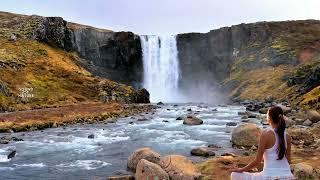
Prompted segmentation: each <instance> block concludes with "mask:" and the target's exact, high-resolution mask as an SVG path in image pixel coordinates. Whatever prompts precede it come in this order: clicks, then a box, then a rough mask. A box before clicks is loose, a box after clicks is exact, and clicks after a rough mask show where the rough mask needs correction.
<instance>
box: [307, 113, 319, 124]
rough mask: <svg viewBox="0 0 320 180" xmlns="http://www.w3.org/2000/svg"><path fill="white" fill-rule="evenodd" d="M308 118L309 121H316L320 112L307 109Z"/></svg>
mask: <svg viewBox="0 0 320 180" xmlns="http://www.w3.org/2000/svg"><path fill="white" fill-rule="evenodd" d="M307 116H308V119H310V121H311V122H313V123H317V122H319V121H320V113H318V111H316V110H309V111H308V112H307Z"/></svg>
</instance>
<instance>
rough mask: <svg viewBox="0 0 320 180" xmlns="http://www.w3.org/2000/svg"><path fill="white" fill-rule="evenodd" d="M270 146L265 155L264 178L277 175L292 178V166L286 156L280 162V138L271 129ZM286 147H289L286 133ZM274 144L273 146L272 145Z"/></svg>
mask: <svg viewBox="0 0 320 180" xmlns="http://www.w3.org/2000/svg"><path fill="white" fill-rule="evenodd" d="M268 134H269V135H268V136H269V137H270V138H268V144H269V148H267V149H266V150H265V152H264V154H263V160H264V166H263V171H262V175H263V176H276V175H279V174H281V175H284V176H292V174H291V171H290V165H289V163H288V160H287V158H286V156H284V157H283V158H282V159H281V160H278V141H279V137H278V135H277V134H276V132H275V131H274V129H270V130H269V132H268ZM284 136H285V137H284V140H285V145H286V147H287V146H288V145H287V137H286V133H284ZM272 144H273V145H272Z"/></svg>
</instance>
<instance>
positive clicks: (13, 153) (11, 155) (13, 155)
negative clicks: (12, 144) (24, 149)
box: [7, 150, 17, 159]
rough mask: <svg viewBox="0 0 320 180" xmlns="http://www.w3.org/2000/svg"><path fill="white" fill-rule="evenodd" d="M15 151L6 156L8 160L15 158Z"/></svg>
mask: <svg viewBox="0 0 320 180" xmlns="http://www.w3.org/2000/svg"><path fill="white" fill-rule="evenodd" d="M16 153H17V151H16V150H12V151H11V152H10V153H9V154H8V156H7V157H8V159H11V158H14V157H15V156H16Z"/></svg>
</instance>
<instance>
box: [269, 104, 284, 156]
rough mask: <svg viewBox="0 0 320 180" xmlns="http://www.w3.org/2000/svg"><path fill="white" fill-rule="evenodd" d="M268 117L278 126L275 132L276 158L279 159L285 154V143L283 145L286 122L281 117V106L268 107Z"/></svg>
mask: <svg viewBox="0 0 320 180" xmlns="http://www.w3.org/2000/svg"><path fill="white" fill-rule="evenodd" d="M269 117H270V118H271V121H272V122H273V123H274V124H277V125H278V127H277V129H276V130H275V132H276V133H277V135H278V139H279V141H278V159H277V160H281V159H282V158H283V157H284V155H285V154H286V145H285V139H284V138H285V134H284V131H285V129H286V122H285V120H284V117H283V110H282V108H281V107H278V106H274V107H271V108H270V109H269Z"/></svg>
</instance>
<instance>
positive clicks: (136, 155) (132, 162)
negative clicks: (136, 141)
mask: <svg viewBox="0 0 320 180" xmlns="http://www.w3.org/2000/svg"><path fill="white" fill-rule="evenodd" d="M141 159H145V160H148V161H150V162H153V163H156V164H158V163H159V161H160V154H159V153H157V152H154V151H153V150H151V149H150V148H141V149H137V150H136V151H134V152H133V153H132V154H131V155H130V156H129V157H128V162H127V167H128V169H129V170H131V171H132V172H135V171H136V167H137V164H138V163H139V161H140V160H141Z"/></svg>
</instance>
